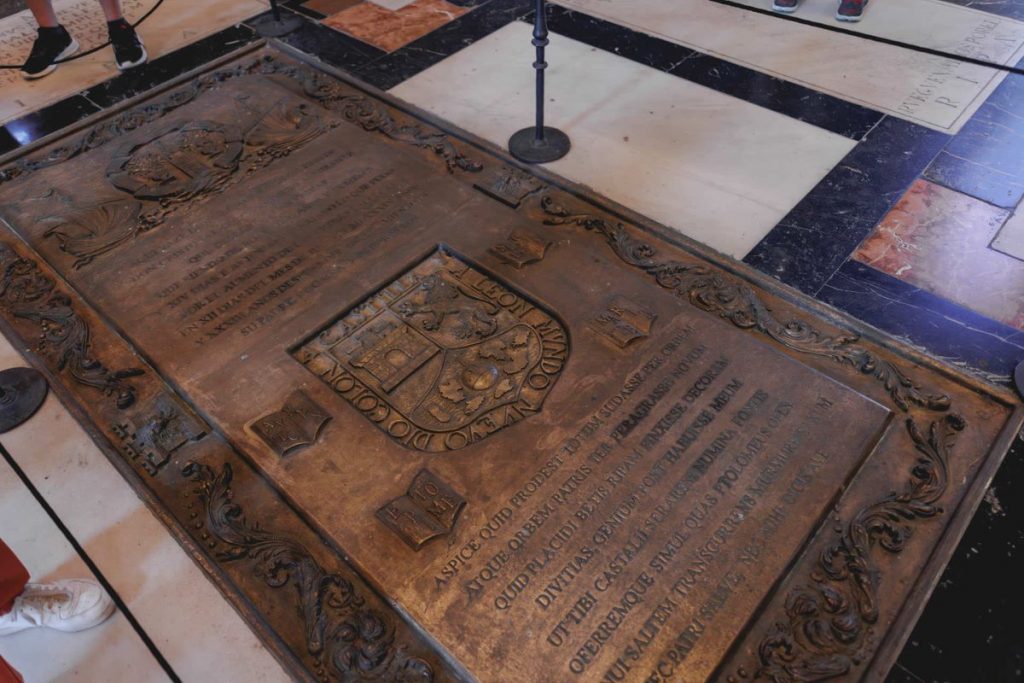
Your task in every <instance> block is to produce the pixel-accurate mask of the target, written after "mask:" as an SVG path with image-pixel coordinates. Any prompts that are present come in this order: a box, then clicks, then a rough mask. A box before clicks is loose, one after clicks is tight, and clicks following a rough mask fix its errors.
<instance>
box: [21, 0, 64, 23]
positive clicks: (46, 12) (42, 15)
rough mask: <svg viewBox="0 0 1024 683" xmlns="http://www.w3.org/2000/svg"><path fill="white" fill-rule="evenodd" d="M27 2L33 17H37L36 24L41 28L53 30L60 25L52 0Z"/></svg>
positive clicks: (28, 0)
mask: <svg viewBox="0 0 1024 683" xmlns="http://www.w3.org/2000/svg"><path fill="white" fill-rule="evenodd" d="M26 2H27V3H28V8H29V9H30V10H32V16H33V17H35V19H36V23H37V24H39V25H40V26H41V27H43V28H53V27H55V26H58V25H60V22H59V21H57V15H56V14H55V13H54V11H53V5H52V4H51V3H50V0H26Z"/></svg>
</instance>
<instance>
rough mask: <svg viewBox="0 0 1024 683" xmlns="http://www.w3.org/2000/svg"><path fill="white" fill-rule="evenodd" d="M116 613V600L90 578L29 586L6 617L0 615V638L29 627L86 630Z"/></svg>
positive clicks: (15, 600) (31, 584) (17, 598)
mask: <svg viewBox="0 0 1024 683" xmlns="http://www.w3.org/2000/svg"><path fill="white" fill-rule="evenodd" d="M113 611H114V601H113V600H111V599H110V597H109V596H108V595H107V593H106V592H105V591H104V590H103V588H102V587H100V585H99V584H98V583H96V582H95V581H91V580H88V579H66V580H64V581H54V582H53V583H30V584H27V585H26V586H25V590H24V591H22V593H21V595H19V596H18V597H16V598H15V599H14V605H13V607H12V608H11V611H10V612H8V613H7V614H2V615H0V636H7V635H10V634H12V633H17V632H18V631H24V630H25V629H28V628H40V627H42V628H52V629H56V630H58V631H84V630H85V629H87V628H92V627H93V626H96V625H97V624H100V623H101V622H103V621H104V620H105V619H106V618H107V617H109V616H110V615H111V613H112V612H113Z"/></svg>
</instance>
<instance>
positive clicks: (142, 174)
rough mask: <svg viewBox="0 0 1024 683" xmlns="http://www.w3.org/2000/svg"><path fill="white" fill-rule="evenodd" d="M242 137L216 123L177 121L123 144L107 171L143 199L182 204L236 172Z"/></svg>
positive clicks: (121, 186) (114, 180)
mask: <svg viewBox="0 0 1024 683" xmlns="http://www.w3.org/2000/svg"><path fill="white" fill-rule="evenodd" d="M243 146H244V145H243V142H242V134H241V132H240V131H239V130H238V129H237V128H235V127H234V126H231V125H227V124H222V123H217V122H214V121H188V122H173V123H170V124H165V125H163V126H159V127H157V129H156V130H155V131H153V133H152V134H150V136H149V137H148V138H147V139H146V140H144V141H141V142H129V143H127V144H125V145H123V146H122V147H121V148H120V149H119V150H118V151H117V152H116V153H115V154H114V156H113V158H112V159H111V161H110V165H109V166H108V167H107V178H108V180H110V182H111V184H112V185H113V186H114V187H116V188H118V189H121V190H124V191H125V192H129V193H131V194H132V195H134V196H136V197H138V198H140V199H159V200H163V201H169V200H172V199H173V200H174V201H183V200H185V199H189V198H192V197H195V196H198V195H201V194H204V193H208V192H211V191H213V190H214V189H216V188H217V187H219V186H220V185H221V184H222V183H224V182H226V181H227V180H228V178H229V177H230V176H231V174H232V173H234V172H235V170H236V169H237V168H238V162H239V159H240V157H241V155H242V149H243Z"/></svg>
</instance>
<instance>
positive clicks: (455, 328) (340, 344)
mask: <svg viewBox="0 0 1024 683" xmlns="http://www.w3.org/2000/svg"><path fill="white" fill-rule="evenodd" d="M568 353H569V340H568V336H567V335H566V332H565V328H563V327H562V325H561V324H560V323H559V322H558V321H557V320H555V319H554V317H552V316H551V315H550V314H549V313H547V312H545V311H543V310H542V309H541V308H539V307H538V306H537V305H536V304H534V303H532V302H530V301H529V300H527V299H526V298H525V297H523V296H522V295H520V294H518V293H516V292H513V291H512V290H510V289H509V288H507V287H506V286H504V285H502V284H499V283H498V282H496V281H494V280H493V279H491V278H490V277H488V276H487V275H486V274H484V273H483V272H481V271H480V270H478V269H476V268H474V267H472V266H469V265H468V264H466V263H465V262H463V261H462V260H461V259H459V258H458V257H456V256H454V255H452V254H450V253H448V252H447V251H445V250H443V249H439V250H438V251H436V252H435V253H434V254H433V255H431V256H430V257H428V258H427V259H426V260H424V261H423V262H421V263H420V264H419V265H417V266H415V267H414V268H413V269H412V270H410V271H408V272H406V273H405V274H404V275H402V276H401V277H399V278H398V279H397V280H395V281H394V282H392V283H391V284H390V285H388V286H387V287H385V288H384V289H383V290H381V291H380V292H378V293H377V294H375V295H374V296H373V297H371V298H370V299H369V300H368V301H366V302H364V303H363V304H361V305H359V306H357V307H356V308H354V309H352V310H351V311H349V312H348V313H347V314H345V315H344V316H343V317H342V318H341V319H340V320H338V321H337V322H335V323H333V324H332V325H330V326H329V327H327V328H326V329H325V330H323V331H322V332H321V333H320V334H319V335H317V336H316V337H315V338H314V339H312V340H311V341H309V342H308V343H306V344H304V345H302V346H301V347H299V348H298V349H296V350H295V351H294V355H295V356H296V358H297V359H298V360H299V361H300V362H302V363H303V364H304V365H305V366H306V367H307V368H308V369H309V370H310V371H312V372H313V373H315V374H316V375H318V376H319V377H320V378H321V379H323V380H324V381H325V382H327V383H328V384H329V385H330V386H331V387H332V388H333V389H334V390H335V391H336V392H338V393H339V394H340V395H341V396H343V397H344V398H345V399H346V400H347V401H348V402H349V403H351V404H352V406H353V407H354V408H355V409H356V410H358V411H359V412H360V413H362V414H363V415H364V416H366V418H367V419H369V420H370V421H371V422H373V423H374V424H375V425H377V427H378V428H379V429H381V430H382V431H384V432H385V433H386V434H387V435H388V436H389V437H391V438H392V439H394V440H395V441H398V442H399V443H401V444H403V445H404V446H406V447H408V448H413V449H416V450H421V451H431V452H438V451H449V450H456V449H459V448H463V447H465V446H468V445H470V444H473V443H477V442H478V441H481V440H483V439H485V438H487V437H488V436H490V435H491V434H494V433H495V432H498V431H500V430H501V429H504V428H506V427H509V426H511V425H513V424H515V423H516V422H519V421H520V420H522V419H524V418H526V417H528V416H529V415H532V414H533V413H536V412H538V411H539V410H540V409H541V404H542V403H543V402H544V399H545V397H546V396H547V394H548V392H549V391H551V388H552V386H554V383H555V382H556V381H557V380H558V377H559V375H560V374H561V373H562V369H563V367H564V366H565V361H566V358H567V356H568Z"/></svg>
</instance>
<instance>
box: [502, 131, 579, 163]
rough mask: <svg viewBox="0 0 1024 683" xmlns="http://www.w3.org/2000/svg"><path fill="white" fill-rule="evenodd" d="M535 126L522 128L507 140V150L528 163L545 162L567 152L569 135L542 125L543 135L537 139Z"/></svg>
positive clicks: (569, 144) (570, 144) (556, 158)
mask: <svg viewBox="0 0 1024 683" xmlns="http://www.w3.org/2000/svg"><path fill="white" fill-rule="evenodd" d="M536 131H537V128H536V126H531V127H529V128H524V129H522V130H521V131H519V132H518V133H516V134H515V135H513V136H512V137H511V138H510V139H509V141H508V151H509V152H510V153H511V154H512V156H514V157H515V158H516V159H519V161H525V162H526V163H528V164H546V163H548V162H551V161H556V160H558V159H561V158H562V157H564V156H565V155H566V154H568V153H569V148H570V147H572V143H571V142H570V141H569V136H568V135H566V134H565V133H563V132H562V131H560V130H558V129H557V128H548V127H547V126H544V137H543V138H542V139H540V140H538V139H537V134H536Z"/></svg>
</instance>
